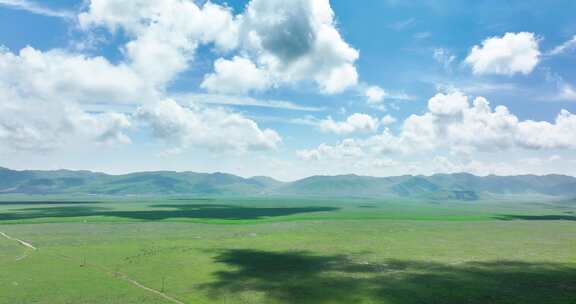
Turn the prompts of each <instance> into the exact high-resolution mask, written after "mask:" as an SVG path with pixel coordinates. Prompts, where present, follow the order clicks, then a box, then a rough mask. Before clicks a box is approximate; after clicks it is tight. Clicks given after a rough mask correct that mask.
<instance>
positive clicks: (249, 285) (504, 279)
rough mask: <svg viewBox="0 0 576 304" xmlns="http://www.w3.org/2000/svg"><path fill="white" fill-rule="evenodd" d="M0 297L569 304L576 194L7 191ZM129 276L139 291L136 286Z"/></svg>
mask: <svg viewBox="0 0 576 304" xmlns="http://www.w3.org/2000/svg"><path fill="white" fill-rule="evenodd" d="M0 231H1V232H4V233H6V234H8V235H10V236H12V237H14V238H18V239H21V240H25V241H26V242H29V243H31V244H33V245H34V246H35V247H36V248H37V250H33V249H31V248H27V247H25V246H22V245H21V244H19V243H18V242H15V241H13V240H9V239H7V238H0V269H1V271H0V303H7V304H8V303H10V304H13V303H26V304H28V303H175V302H174V301H171V300H170V299H166V298H163V297H162V296H161V295H159V294H158V293H155V292H152V291H150V290H147V289H144V288H142V286H146V287H147V288H150V289H153V290H156V291H157V292H161V293H163V294H165V295H167V296H169V297H171V298H173V299H175V300H176V301H179V302H182V303H394V304H396V303H408V304H412V303H576V202H574V201H569V200H568V201H552V200H543V199H535V200H529V199H526V198H514V199H508V200H498V201H496V200H494V201H479V202H457V201H454V202H439V201H410V200H405V201H399V200H390V201H388V200H319V199H264V198H254V199H246V198H243V199H235V198H219V199H210V198H205V199H188V198H147V199H142V198H140V199H136V198H134V199H116V198H106V199H103V198H94V197H76V198H62V197H24V196H14V197H4V198H3V199H2V201H1V202H0ZM136 283H138V284H140V287H139V286H137V285H136Z"/></svg>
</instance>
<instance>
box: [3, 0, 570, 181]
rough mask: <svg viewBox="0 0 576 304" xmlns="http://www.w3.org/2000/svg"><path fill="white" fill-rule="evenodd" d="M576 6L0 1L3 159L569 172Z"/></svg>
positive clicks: (290, 174) (28, 163)
mask: <svg viewBox="0 0 576 304" xmlns="http://www.w3.org/2000/svg"><path fill="white" fill-rule="evenodd" d="M574 11H576V3H574V2H573V1H560V0H555V1H546V2H545V3H544V2H542V1H512V0H509V1H496V0H494V1H474V2H473V3H470V2H467V3H464V2H463V1H434V0H422V1H396V0H387V1H376V0H374V1H362V3H361V4H359V3H358V2H357V1H346V0H332V1H328V0H316V1H314V0H295V1H282V0H266V1H265V0H251V1H213V2H206V1H196V2H194V1H191V0H168V1H162V2H157V1H148V0H136V1H128V2H127V1H120V0H90V1H88V0H87V1H75V0H54V1H42V2H40V1H37V2H34V1H29V0H0V45H2V46H3V50H2V52H0V159H2V162H1V163H0V166H6V167H10V168H16V169H29V168H33V169H59V168H67V169H87V170H96V171H105V172H111V173H124V172H132V171H142V170H177V171H202V172H215V171H223V172H230V173H235V174H239V175H243V176H253V175H269V176H273V177H276V178H279V179H284V180H292V179H296V178H301V177H305V176H310V175H315V174H349V173H354V174H361V175H377V176H388V175H399V174H433V173H449V172H461V171H466V172H471V173H475V174H479V175H485V174H501V175H509V174H526V173H534V174H548V173H561V174H570V175H575V174H576V155H575V154H574V149H576V115H573V114H572V113H576V70H575V69H574V67H575V66H576V65H575V64H576V20H575V19H574V18H573V12H574Z"/></svg>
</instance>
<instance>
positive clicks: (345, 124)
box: [318, 113, 379, 135]
mask: <svg viewBox="0 0 576 304" xmlns="http://www.w3.org/2000/svg"><path fill="white" fill-rule="evenodd" d="M378 125H379V122H378V119H376V118H374V117H372V116H370V115H367V114H362V113H354V114H352V115H350V116H349V117H348V118H347V119H346V120H345V121H341V122H337V121H334V120H333V119H332V117H328V118H327V119H324V120H321V121H320V122H319V124H318V126H319V127H320V130H322V131H324V132H333V133H336V134H340V135H342V134H351V133H373V132H376V131H377V130H378Z"/></svg>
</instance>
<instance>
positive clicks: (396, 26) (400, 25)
mask: <svg viewBox="0 0 576 304" xmlns="http://www.w3.org/2000/svg"><path fill="white" fill-rule="evenodd" d="M415 23H416V18H409V19H405V20H400V21H397V22H394V23H392V24H390V25H389V27H390V28H391V29H393V30H395V31H402V30H404V29H406V28H409V27H411V26H412V25H414V24H415Z"/></svg>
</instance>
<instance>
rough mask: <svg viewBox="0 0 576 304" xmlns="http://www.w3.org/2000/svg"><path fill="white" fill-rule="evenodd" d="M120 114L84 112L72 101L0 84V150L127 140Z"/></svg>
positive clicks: (125, 119) (125, 118)
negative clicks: (27, 93)
mask: <svg viewBox="0 0 576 304" xmlns="http://www.w3.org/2000/svg"><path fill="white" fill-rule="evenodd" d="M131 127H132V125H131V122H130V120H129V117H128V116H126V115H124V114H121V113H113V112H107V113H98V114H94V113H87V112H84V111H82V110H81V109H80V108H78V107H77V106H76V105H75V104H73V103H66V102H57V101H53V100H43V99H37V98H27V97H25V96H21V95H19V94H18V93H17V92H16V91H15V90H11V89H9V88H6V87H5V86H0V143H1V144H0V149H3V150H6V149H9V150H16V151H21V150H27V151H39V150H51V149H55V148H58V147H59V146H61V145H64V144H66V143H68V142H70V141H72V140H85V141H86V140H87V141H94V142H97V143H102V144H115V143H129V142H130V139H129V138H128V136H127V135H126V134H125V132H126V131H128V130H130V129H131Z"/></svg>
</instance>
